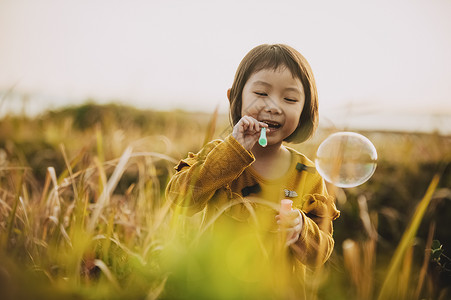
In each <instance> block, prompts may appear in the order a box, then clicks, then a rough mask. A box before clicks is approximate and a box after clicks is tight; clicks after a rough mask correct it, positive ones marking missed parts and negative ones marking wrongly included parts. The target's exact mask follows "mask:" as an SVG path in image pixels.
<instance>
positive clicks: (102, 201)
mask: <svg viewBox="0 0 451 300" xmlns="http://www.w3.org/2000/svg"><path fill="white" fill-rule="evenodd" d="M131 154H132V148H131V147H128V148H127V149H125V151H124V153H123V154H122V156H121V158H120V159H119V163H118V165H117V166H116V168H115V169H114V172H113V174H112V175H111V177H110V179H109V180H108V182H107V184H106V186H105V187H104V189H103V192H102V194H101V195H100V197H99V199H98V200H97V204H96V207H95V209H94V212H93V214H92V217H91V219H90V221H89V224H88V228H87V230H88V232H90V233H92V232H93V231H94V228H95V226H96V225H97V222H98V219H99V217H100V214H101V213H102V211H103V208H104V207H105V206H106V205H107V204H108V202H109V199H110V196H111V194H112V193H113V191H114V189H115V188H116V185H117V184H118V182H119V179H120V178H121V176H122V174H123V173H124V171H125V168H126V165H127V162H128V161H129V159H130V157H131Z"/></svg>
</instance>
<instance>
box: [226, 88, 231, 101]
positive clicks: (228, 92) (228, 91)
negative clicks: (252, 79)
mask: <svg viewBox="0 0 451 300" xmlns="http://www.w3.org/2000/svg"><path fill="white" fill-rule="evenodd" d="M230 90H231V89H228V90H227V98H228V99H229V102H230Z"/></svg>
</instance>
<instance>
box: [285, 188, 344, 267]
mask: <svg viewBox="0 0 451 300" xmlns="http://www.w3.org/2000/svg"><path fill="white" fill-rule="evenodd" d="M316 187H317V188H315V189H314V190H313V192H321V193H312V194H307V195H305V196H304V199H303V200H304V201H303V204H302V208H301V209H300V212H301V216H302V220H303V227H302V230H301V233H300V235H299V239H298V240H297V242H296V243H294V244H292V245H291V250H292V252H293V253H294V255H295V257H297V258H298V259H299V260H300V261H301V262H302V263H303V264H305V265H309V266H319V265H322V264H324V263H325V262H326V261H327V259H329V257H330V255H331V254H332V251H333V248H334V239H333V238H332V233H333V227H332V221H333V220H335V219H337V218H338V217H339V216H340V212H339V211H338V210H337V209H336V207H335V203H334V198H333V197H332V196H329V195H328V194H327V191H326V189H325V187H324V182H323V181H322V179H321V181H320V183H319V184H318V185H316Z"/></svg>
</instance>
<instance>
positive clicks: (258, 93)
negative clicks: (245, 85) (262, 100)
mask: <svg viewBox="0 0 451 300" xmlns="http://www.w3.org/2000/svg"><path fill="white" fill-rule="evenodd" d="M254 93H255V94H256V95H259V96H268V94H266V93H261V92H254Z"/></svg>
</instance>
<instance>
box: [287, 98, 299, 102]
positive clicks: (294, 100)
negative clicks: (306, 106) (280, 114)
mask: <svg viewBox="0 0 451 300" xmlns="http://www.w3.org/2000/svg"><path fill="white" fill-rule="evenodd" d="M285 100H286V101H288V102H298V100H296V99H290V98H285Z"/></svg>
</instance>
